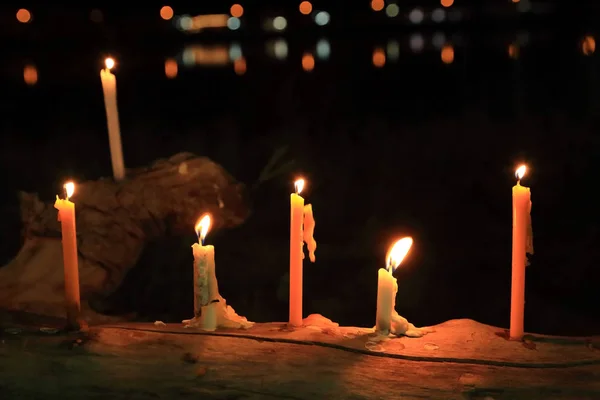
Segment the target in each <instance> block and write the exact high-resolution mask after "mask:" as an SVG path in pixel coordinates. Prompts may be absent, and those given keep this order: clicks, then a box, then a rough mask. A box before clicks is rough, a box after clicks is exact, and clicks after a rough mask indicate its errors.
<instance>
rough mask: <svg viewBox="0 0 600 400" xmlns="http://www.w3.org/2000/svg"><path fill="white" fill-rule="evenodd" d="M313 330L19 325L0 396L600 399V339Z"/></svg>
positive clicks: (451, 325)
mask: <svg viewBox="0 0 600 400" xmlns="http://www.w3.org/2000/svg"><path fill="white" fill-rule="evenodd" d="M306 323H308V324H309V326H307V327H304V328H300V329H298V330H294V331H289V330H288V329H286V328H285V325H284V324H283V323H268V324H257V325H255V326H254V327H252V328H250V329H248V330H229V331H227V330H225V331H222V330H219V331H217V332H214V333H207V332H202V331H197V330H193V329H184V328H182V326H181V325H180V324H173V325H171V324H167V325H162V324H160V323H156V324H119V325H113V326H97V327H91V328H90V330H89V332H88V333H85V334H81V336H79V337H77V336H61V335H60V334H56V335H52V334H44V333H42V332H40V331H39V330H37V333H35V332H34V331H31V332H29V333H28V332H27V331H20V330H18V329H15V328H14V327H13V328H12V329H4V337H2V339H3V342H2V343H3V344H0V371H1V373H0V391H2V390H4V392H2V393H3V394H6V395H5V396H3V399H5V398H6V399H13V398H15V399H16V398H37V397H40V396H41V395H43V394H49V393H50V392H60V393H61V398H65V399H70V398H73V399H84V398H92V397H93V398H96V397H98V398H100V397H101V398H105V397H106V398H111V399H125V398H135V399H146V398H148V399H150V398H178V399H180V398H202V399H298V400H299V399H311V400H312V399H444V400H448V399H481V400H483V399H486V400H492V399H494V400H500V399H511V400H516V399H527V400H537V399H540V400H541V399H544V400H556V399H580V400H582V399H598V398H600V350H598V347H597V346H598V344H599V343H598V342H596V341H595V340H596V339H600V338H588V339H585V338H560V337H549V336H541V335H528V336H527V339H526V341H525V342H512V341H508V340H506V339H504V338H503V337H502V336H503V335H504V332H503V331H502V330H501V329H499V328H494V327H491V326H487V325H483V324H480V323H477V322H475V321H472V320H452V321H448V322H445V323H443V324H441V325H438V326H435V327H434V328H435V332H433V333H430V334H428V335H427V336H424V337H422V338H407V337H401V338H394V339H390V340H387V341H385V342H380V343H377V342H376V341H375V340H374V336H372V333H371V332H372V329H365V328H352V327H338V326H337V325H336V324H332V323H330V322H328V321H327V320H325V319H324V318H322V317H320V318H313V319H312V320H310V319H309V320H308V321H306ZM23 329H25V328H23ZM0 332H1V330H0ZM34 333H35V335H34ZM0 334H1V333H0ZM25 355H26V356H25ZM33 365H35V368H33V367H32V366H33ZM9 367H10V368H9ZM31 382H35V384H34V385H32V384H31ZM17 396H20V397H17Z"/></svg>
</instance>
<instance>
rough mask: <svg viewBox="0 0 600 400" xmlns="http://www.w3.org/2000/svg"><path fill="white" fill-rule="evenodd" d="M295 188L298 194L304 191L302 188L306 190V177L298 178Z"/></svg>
mask: <svg viewBox="0 0 600 400" xmlns="http://www.w3.org/2000/svg"><path fill="white" fill-rule="evenodd" d="M294 189H296V194H300V193H302V190H304V179H296V182H294Z"/></svg>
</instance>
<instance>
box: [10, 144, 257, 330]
mask: <svg viewBox="0 0 600 400" xmlns="http://www.w3.org/2000/svg"><path fill="white" fill-rule="evenodd" d="M127 176H128V178H127V180H125V181H123V182H115V181H114V180H112V179H100V180H98V181H91V182H83V183H78V184H77V188H76V192H75V194H74V196H73V197H72V200H73V201H74V202H75V204H76V213H77V214H76V215H77V217H76V218H77V241H78V252H79V269H80V274H79V275H80V284H81V297H82V314H83V317H84V318H87V319H88V320H91V322H95V321H99V320H103V319H102V318H101V316H100V315H98V314H97V313H95V312H94V311H93V310H92V309H91V308H90V307H89V304H88V303H89V299H91V298H93V297H94V296H101V297H104V296H106V295H108V294H110V293H112V292H114V291H115V290H116V289H117V287H118V286H119V285H120V283H121V282H122V280H123V278H124V276H125V274H126V273H127V271H129V270H130V269H131V268H132V267H133V266H135V264H136V262H137V260H138V258H139V257H140V255H141V253H142V251H143V249H144V246H145V244H146V243H148V242H149V241H153V240H156V239H158V238H160V237H164V236H167V235H180V234H190V233H193V229H194V224H195V222H196V219H197V218H198V217H199V216H200V215H201V214H202V213H203V212H210V213H211V214H212V215H213V222H214V223H213V229H219V228H222V227H231V226H235V225H238V224H240V223H242V222H243V221H244V219H245V218H246V216H247V213H248V208H247V206H246V204H245V201H244V187H243V185H241V184H239V183H237V182H236V181H235V180H234V179H233V178H232V177H231V176H230V175H229V174H228V173H227V172H226V171H225V170H224V169H223V168H221V167H220V166H219V165H217V164H215V163H214V162H212V161H211V160H209V159H207V158H204V157H197V156H194V155H193V154H190V153H181V154H177V155H175V156H173V157H171V158H169V159H165V160H159V161H157V162H155V163H153V164H152V165H151V166H150V167H148V168H141V169H137V170H130V171H128V173H127ZM21 211H22V212H21V213H22V220H23V227H24V245H23V247H22V249H21V250H20V252H19V253H18V255H17V256H16V257H15V258H14V259H13V260H12V261H11V262H10V263H9V264H7V265H6V266H4V267H3V268H0V309H1V308H4V309H11V310H21V311H27V312H32V313H37V314H41V315H49V316H63V315H64V306H63V304H64V292H63V291H64V286H63V285H64V283H63V282H64V278H63V271H62V269H63V267H62V250H61V244H60V224H59V222H58V220H57V211H56V209H54V207H53V202H48V203H44V202H42V201H41V200H40V199H39V198H38V196H37V195H35V194H29V193H21Z"/></svg>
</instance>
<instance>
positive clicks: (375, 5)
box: [371, 0, 385, 11]
mask: <svg viewBox="0 0 600 400" xmlns="http://www.w3.org/2000/svg"><path fill="white" fill-rule="evenodd" d="M383 7H385V2H384V1H383V0H371V9H373V11H381V10H383Z"/></svg>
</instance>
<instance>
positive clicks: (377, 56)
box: [373, 49, 385, 68]
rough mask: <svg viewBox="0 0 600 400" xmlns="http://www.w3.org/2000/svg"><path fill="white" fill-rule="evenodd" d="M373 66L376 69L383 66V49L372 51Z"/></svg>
mask: <svg viewBox="0 0 600 400" xmlns="http://www.w3.org/2000/svg"><path fill="white" fill-rule="evenodd" d="M373 65H374V66H375V67H377V68H381V67H383V66H384V65H385V51H383V49H375V50H373Z"/></svg>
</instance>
